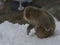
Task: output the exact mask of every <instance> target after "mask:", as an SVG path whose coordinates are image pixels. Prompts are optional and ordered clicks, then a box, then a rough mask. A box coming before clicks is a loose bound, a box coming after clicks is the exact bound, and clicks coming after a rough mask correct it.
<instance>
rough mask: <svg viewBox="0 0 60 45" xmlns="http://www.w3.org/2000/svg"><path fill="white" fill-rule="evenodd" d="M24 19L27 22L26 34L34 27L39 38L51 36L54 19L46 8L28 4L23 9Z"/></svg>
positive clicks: (53, 29)
mask: <svg viewBox="0 0 60 45" xmlns="http://www.w3.org/2000/svg"><path fill="white" fill-rule="evenodd" d="M24 19H25V20H26V21H27V22H28V23H29V26H28V28H27V35H29V33H30V30H31V29H32V28H35V34H36V35H37V37H39V38H47V37H49V36H52V35H53V34H54V31H55V21H54V19H53V17H52V14H51V13H50V12H48V11H47V10H43V9H40V8H36V7H32V6H28V7H26V8H25V10H24Z"/></svg>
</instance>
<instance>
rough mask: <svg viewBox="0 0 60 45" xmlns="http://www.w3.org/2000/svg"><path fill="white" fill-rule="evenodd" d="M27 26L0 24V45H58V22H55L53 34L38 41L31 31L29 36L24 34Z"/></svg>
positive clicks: (8, 23)
mask: <svg viewBox="0 0 60 45" xmlns="http://www.w3.org/2000/svg"><path fill="white" fill-rule="evenodd" d="M27 26H28V24H25V25H24V24H23V25H19V24H18V23H16V24H12V23H10V22H8V21H5V22H4V23H2V24H0V45H60V22H56V31H55V34H54V35H53V36H51V37H48V38H44V39H40V38H38V37H37V36H36V35H35V34H34V29H32V31H31V33H30V35H29V36H27V34H26V30H27Z"/></svg>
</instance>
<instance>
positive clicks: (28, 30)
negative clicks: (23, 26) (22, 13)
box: [27, 24, 34, 35]
mask: <svg viewBox="0 0 60 45" xmlns="http://www.w3.org/2000/svg"><path fill="white" fill-rule="evenodd" d="M33 27H34V26H33V25H31V24H30V25H29V26H28V28H27V35H29V33H30V30H31V29H32V28H33Z"/></svg>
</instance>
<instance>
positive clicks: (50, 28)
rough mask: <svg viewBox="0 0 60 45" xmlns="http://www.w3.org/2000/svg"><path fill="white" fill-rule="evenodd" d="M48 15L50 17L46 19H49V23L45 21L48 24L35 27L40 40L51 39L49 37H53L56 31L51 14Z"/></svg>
mask: <svg viewBox="0 0 60 45" xmlns="http://www.w3.org/2000/svg"><path fill="white" fill-rule="evenodd" d="M46 13H47V16H48V17H46V19H48V18H49V19H48V20H47V21H45V22H47V23H44V22H42V24H40V25H38V26H36V27H35V29H36V30H35V33H36V35H37V36H38V37H40V38H45V37H49V36H51V35H53V33H54V31H55V21H54V19H53V17H52V15H51V14H50V13H49V12H46ZM46 19H45V20H46Z"/></svg>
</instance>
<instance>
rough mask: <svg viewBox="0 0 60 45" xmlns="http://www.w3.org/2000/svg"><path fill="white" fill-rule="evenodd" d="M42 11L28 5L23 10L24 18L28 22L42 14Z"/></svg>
mask: <svg viewBox="0 0 60 45" xmlns="http://www.w3.org/2000/svg"><path fill="white" fill-rule="evenodd" d="M42 12H43V11H42V10H40V9H39V8H36V7H32V6H28V7H26V8H25V10H24V19H25V20H26V21H28V22H31V21H34V20H37V18H39V16H40V15H42Z"/></svg>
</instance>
